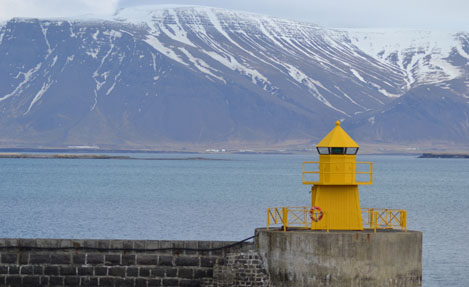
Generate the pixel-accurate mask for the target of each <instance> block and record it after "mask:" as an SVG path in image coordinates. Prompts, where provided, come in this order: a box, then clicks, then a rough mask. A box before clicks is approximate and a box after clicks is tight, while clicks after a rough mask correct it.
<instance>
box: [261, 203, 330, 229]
mask: <svg viewBox="0 0 469 287" xmlns="http://www.w3.org/2000/svg"><path fill="white" fill-rule="evenodd" d="M310 209H311V207H306V206H301V207H273V208H267V229H269V227H270V225H274V224H282V228H283V231H287V228H288V227H295V228H304V229H312V227H313V226H314V224H315V223H316V222H314V221H313V220H311V216H310ZM322 220H326V228H324V229H325V230H327V231H329V225H328V224H327V222H328V218H327V214H326V212H324V214H323V218H322Z"/></svg>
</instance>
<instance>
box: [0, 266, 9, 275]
mask: <svg viewBox="0 0 469 287" xmlns="http://www.w3.org/2000/svg"><path fill="white" fill-rule="evenodd" d="M0 274H8V266H5V265H2V266H0Z"/></svg>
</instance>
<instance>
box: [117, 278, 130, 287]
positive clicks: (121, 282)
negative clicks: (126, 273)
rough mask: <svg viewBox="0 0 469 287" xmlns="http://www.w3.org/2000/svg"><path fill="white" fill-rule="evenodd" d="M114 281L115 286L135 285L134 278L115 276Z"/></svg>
mask: <svg viewBox="0 0 469 287" xmlns="http://www.w3.org/2000/svg"><path fill="white" fill-rule="evenodd" d="M114 282H115V283H114V284H115V285H114V286H116V287H133V286H134V285H135V279H134V278H116V279H115V281H114Z"/></svg>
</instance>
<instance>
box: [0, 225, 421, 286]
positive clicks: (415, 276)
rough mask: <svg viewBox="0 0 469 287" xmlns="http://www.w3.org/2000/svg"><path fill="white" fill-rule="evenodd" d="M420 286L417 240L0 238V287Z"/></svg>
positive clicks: (399, 235)
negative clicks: (0, 286) (232, 240)
mask: <svg viewBox="0 0 469 287" xmlns="http://www.w3.org/2000/svg"><path fill="white" fill-rule="evenodd" d="M421 282H422V233H421V232H415V231H409V232H401V231H378V232H377V233H374V232H372V231H345V232H332V231H331V232H327V233H326V232H323V231H311V230H292V231H288V232H283V231H281V230H279V229H271V230H266V229H257V230H256V236H255V240H254V242H252V243H251V242H231V241H161V240H159V241H157V240H78V239H0V285H3V286H202V287H222V286H223V287H225V286H272V287H286V286H292V287H293V286H295V287H297V286H298V287H302V286H303V287H306V286H331V287H339V286H352V287H355V286H357V287H358V286H376V287H382V286H389V287H398V286H399V287H401V286H404V287H407V286H412V287H414V286H415V287H418V286H421Z"/></svg>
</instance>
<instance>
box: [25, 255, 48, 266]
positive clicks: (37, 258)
mask: <svg viewBox="0 0 469 287" xmlns="http://www.w3.org/2000/svg"><path fill="white" fill-rule="evenodd" d="M29 264H50V255H49V254H34V253H32V254H30V255H29Z"/></svg>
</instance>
